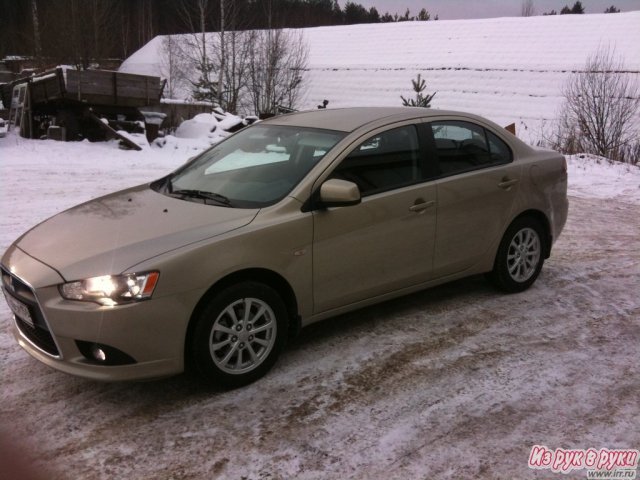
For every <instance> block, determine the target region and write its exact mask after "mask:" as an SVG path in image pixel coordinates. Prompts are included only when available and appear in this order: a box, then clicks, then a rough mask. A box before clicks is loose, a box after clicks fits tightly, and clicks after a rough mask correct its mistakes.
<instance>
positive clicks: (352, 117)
mask: <svg viewBox="0 0 640 480" xmlns="http://www.w3.org/2000/svg"><path fill="white" fill-rule="evenodd" d="M441 116H455V117H466V118H468V119H470V120H471V119H480V117H476V116H475V115H473V114H469V113H463V112H454V111H451V110H438V109H432V108H420V107H353V108H328V109H318V110H308V111H304V112H294V113H289V114H286V115H280V116H277V117H272V118H270V119H268V120H265V121H264V122H263V123H267V124H272V125H291V126H297V127H312V128H322V129H327V130H338V131H342V132H353V131H354V130H356V129H358V128H360V127H362V126H364V125H367V124H369V123H373V122H377V121H379V120H387V121H389V122H395V121H403V120H411V119H414V118H425V117H441Z"/></svg>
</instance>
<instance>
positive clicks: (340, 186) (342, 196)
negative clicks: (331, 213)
mask: <svg viewBox="0 0 640 480" xmlns="http://www.w3.org/2000/svg"><path fill="white" fill-rule="evenodd" d="M360 199H361V197H360V189H359V188H358V186H357V185H356V184H355V183H353V182H349V181H347V180H339V179H337V178H332V179H331V180H327V181H326V182H324V183H323V184H322V186H321V187H320V202H321V204H322V206H324V207H346V206H349V205H357V204H359V203H360Z"/></svg>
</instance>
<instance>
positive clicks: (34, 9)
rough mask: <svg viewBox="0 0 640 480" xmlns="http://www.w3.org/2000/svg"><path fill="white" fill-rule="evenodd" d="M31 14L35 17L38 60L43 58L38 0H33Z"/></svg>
mask: <svg viewBox="0 0 640 480" xmlns="http://www.w3.org/2000/svg"><path fill="white" fill-rule="evenodd" d="M31 16H32V17H33V45H34V47H35V57H36V60H37V61H38V62H40V61H41V60H42V43H41V42H40V24H39V22H38V6H37V5H36V0H31Z"/></svg>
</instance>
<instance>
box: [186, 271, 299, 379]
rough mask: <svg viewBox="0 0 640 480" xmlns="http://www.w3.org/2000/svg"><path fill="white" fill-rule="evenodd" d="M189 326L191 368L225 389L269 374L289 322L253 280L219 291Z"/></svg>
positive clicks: (271, 294)
mask: <svg viewBox="0 0 640 480" xmlns="http://www.w3.org/2000/svg"><path fill="white" fill-rule="evenodd" d="M247 310H248V311H249V312H250V314H249V317H246V316H245V312H246V311H247ZM195 322H196V323H195V326H194V330H193V335H192V337H191V348H190V354H191V361H192V363H193V365H194V366H195V368H196V370H197V371H198V373H199V374H200V375H201V376H202V377H203V378H205V379H206V380H208V381H210V382H212V383H215V384H222V385H225V386H228V387H239V386H242V385H246V384H248V383H251V382H253V381H255V380H257V379H258V378H260V377H262V376H263V375H264V374H266V373H267V372H268V371H269V369H270V368H271V367H272V366H273V364H274V363H275V362H276V359H277V358H278V355H279V354H280V351H281V350H282V348H283V347H284V343H285V339H286V333H287V327H288V323H289V322H288V315H287V309H286V307H285V304H284V302H283V301H282V299H281V298H280V296H279V295H278V293H277V292H276V291H275V290H273V289H272V288H271V287H268V286H267V285H264V284H261V283H256V282H244V283H239V284H236V285H232V286H230V287H227V288H225V289H224V290H222V291H221V292H220V293H219V294H217V295H216V296H215V297H213V298H212V299H211V300H210V301H209V303H208V304H207V305H206V306H205V307H204V308H203V309H202V310H201V312H200V313H199V314H198V315H197V317H196V318H195Z"/></svg>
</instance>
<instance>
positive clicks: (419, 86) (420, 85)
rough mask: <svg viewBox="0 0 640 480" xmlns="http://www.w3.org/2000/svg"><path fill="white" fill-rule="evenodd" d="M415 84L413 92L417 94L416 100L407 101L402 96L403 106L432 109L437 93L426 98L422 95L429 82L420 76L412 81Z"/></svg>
mask: <svg viewBox="0 0 640 480" xmlns="http://www.w3.org/2000/svg"><path fill="white" fill-rule="evenodd" d="M411 83H412V84H413V91H414V92H416V98H415V99H414V98H411V99H406V98H404V97H403V96H402V95H400V98H401V99H402V105H403V106H405V107H423V108H430V107H431V100H433V97H435V96H436V93H437V92H434V93H432V94H427V95H426V96H425V95H423V94H422V92H424V90H425V88H427V82H426V81H425V80H424V79H423V78H422V77H421V75H420V74H418V77H417V78H416V79H415V80H411Z"/></svg>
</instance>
